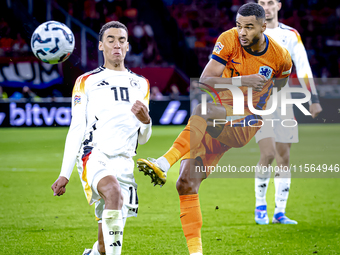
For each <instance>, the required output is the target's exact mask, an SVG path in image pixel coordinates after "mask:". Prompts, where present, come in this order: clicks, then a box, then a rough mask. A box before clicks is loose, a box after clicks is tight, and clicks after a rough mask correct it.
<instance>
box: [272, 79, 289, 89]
mask: <svg viewBox="0 0 340 255" xmlns="http://www.w3.org/2000/svg"><path fill="white" fill-rule="evenodd" d="M287 81H288V77H286V78H281V79H275V81H274V87H276V88H277V91H280V90H281V89H282V88H283V87H284V86H285V85H286V84H287Z"/></svg>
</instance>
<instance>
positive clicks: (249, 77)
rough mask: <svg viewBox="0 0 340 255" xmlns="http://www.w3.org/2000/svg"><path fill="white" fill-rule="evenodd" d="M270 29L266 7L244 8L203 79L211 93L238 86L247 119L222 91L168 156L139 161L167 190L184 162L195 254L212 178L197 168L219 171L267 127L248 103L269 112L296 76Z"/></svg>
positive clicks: (185, 212) (189, 236)
mask: <svg viewBox="0 0 340 255" xmlns="http://www.w3.org/2000/svg"><path fill="white" fill-rule="evenodd" d="M265 29H266V22H265V12H264V9H263V8H262V7H261V6H260V5H258V4H255V3H248V4H245V5H243V6H241V7H240V9H239V10H238V13H237V16H236V28H233V29H230V30H228V31H226V32H224V33H222V34H221V35H220V37H219V38H218V40H217V42H216V44H215V47H214V50H213V54H212V57H211V59H210V61H209V62H208V64H207V65H206V67H205V69H204V70H203V73H202V75H201V78H200V82H201V84H206V85H205V86H204V85H203V86H204V87H205V88H206V87H211V86H214V85H215V84H230V85H234V86H238V88H237V89H239V90H241V91H242V92H243V95H244V98H245V99H244V100H245V102H242V103H243V104H244V106H245V107H244V114H241V115H238V116H235V115H234V114H233V99H232V98H233V97H232V96H233V95H232V94H231V91H230V90H226V89H225V88H222V89H216V90H217V91H219V92H220V93H218V96H217V97H218V98H219V99H220V103H221V104H220V105H215V104H209V103H207V105H206V109H205V110H206V114H202V108H203V106H202V105H201V104H199V105H198V106H197V107H196V108H195V110H194V111H193V115H192V116H191V117H190V119H189V122H188V124H187V126H186V127H185V128H184V130H183V131H182V132H181V133H180V134H179V136H178V137H177V139H176V140H175V142H174V144H173V145H172V147H171V148H170V149H169V151H168V152H167V153H165V154H164V155H163V156H162V157H160V158H158V159H157V160H156V159H149V160H146V159H139V160H137V165H138V167H139V169H140V170H142V171H144V172H145V173H146V174H148V175H150V176H151V178H152V181H153V182H154V183H155V184H160V185H163V184H164V183H165V182H166V173H167V171H168V170H169V169H170V167H171V166H172V165H173V164H174V163H175V162H177V161H178V160H179V159H181V158H182V161H181V166H180V174H179V178H178V180H177V183H176V188H177V191H178V194H179V197H180V212H181V214H180V219H181V223H182V228H183V232H184V235H185V237H186V240H187V246H188V249H189V253H190V254H195V255H201V254H203V251H202V243H201V227H202V215H201V209H200V204H199V198H198V190H199V187H200V184H201V182H202V181H203V180H204V179H205V178H207V176H208V175H209V174H210V173H209V172H203V171H202V172H198V173H197V172H194V170H195V169H196V168H195V167H196V166H202V167H204V166H215V165H216V164H217V163H218V161H219V159H220V158H221V157H222V156H223V154H224V153H225V152H226V151H228V150H229V149H230V148H233V147H242V146H244V145H245V144H247V143H248V142H249V141H250V140H251V138H252V137H253V136H254V135H255V133H256V132H257V130H258V129H259V128H260V127H261V120H262V117H261V116H259V115H257V114H253V113H252V112H251V111H250V108H249V106H248V105H247V103H246V102H247V101H246V98H247V97H248V96H250V97H252V98H253V102H252V104H253V105H252V107H253V108H255V109H258V110H262V109H265V108H266V103H267V100H268V99H269V97H270V95H271V92H272V89H273V86H275V87H277V88H280V87H281V86H283V85H284V84H286V82H287V79H288V76H289V74H290V70H291V67H292V62H291V58H290V55H289V53H288V51H287V50H285V49H284V48H282V47H281V46H279V44H278V43H276V42H275V41H274V40H272V39H271V38H270V37H268V36H266V35H265V34H264V33H263V32H264V31H265ZM274 78H275V85H274V82H273V79H274ZM249 87H250V88H252V89H253V90H252V94H251V95H248V88H249ZM234 100H236V99H235V98H234ZM228 117H232V119H233V123H234V124H233V125H229V124H227V125H215V124H214V120H216V119H224V120H227V119H228ZM250 122H251V124H250Z"/></svg>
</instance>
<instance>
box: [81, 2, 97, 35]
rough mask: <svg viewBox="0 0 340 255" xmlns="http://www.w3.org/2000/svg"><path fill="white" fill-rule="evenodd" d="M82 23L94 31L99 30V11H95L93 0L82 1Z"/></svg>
mask: <svg viewBox="0 0 340 255" xmlns="http://www.w3.org/2000/svg"><path fill="white" fill-rule="evenodd" d="M84 24H85V25H86V26H88V27H90V28H91V29H93V30H94V31H99V30H100V20H99V13H98V12H97V11H96V1H95V0H85V1H84Z"/></svg>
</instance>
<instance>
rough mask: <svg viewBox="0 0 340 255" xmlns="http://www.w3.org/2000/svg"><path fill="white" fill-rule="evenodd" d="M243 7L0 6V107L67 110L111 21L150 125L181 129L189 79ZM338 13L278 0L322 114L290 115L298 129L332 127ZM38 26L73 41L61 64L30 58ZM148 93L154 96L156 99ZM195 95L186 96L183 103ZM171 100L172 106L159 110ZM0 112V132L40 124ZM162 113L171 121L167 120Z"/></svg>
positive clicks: (35, 2) (94, 0) (331, 6)
mask: <svg viewBox="0 0 340 255" xmlns="http://www.w3.org/2000/svg"><path fill="white" fill-rule="evenodd" d="M245 2H247V1H241V0H233V1H222V0H221V1H219V0H215V1H208V0H207V1H175V0H173V1H172V0H164V1H161V0H157V1H156V0H145V1H134V0H129V1H122V0H115V1H109V0H106V1H105V0H85V1H84V0H77V1H71V2H67V1H56V0H27V1H26V0H12V1H9V0H8V1H2V2H1V3H0V5H1V6H0V8H1V10H0V12H1V24H0V34H1V38H0V86H1V87H2V90H3V91H4V92H5V94H4V93H3V95H5V97H6V94H7V97H9V99H5V98H4V97H2V100H1V99H0V100H1V101H2V102H4V101H5V102H7V103H8V102H15V103H17V104H16V105H15V106H14V105H13V104H12V109H17V108H20V109H23V110H25V109H26V108H27V106H26V105H25V104H22V103H25V102H27V101H32V102H36V103H39V102H40V103H42V104H41V105H40V104H38V106H39V107H40V110H41V109H42V108H46V109H47V111H51V108H52V107H53V106H54V105H55V103H53V104H51V102H61V103H62V104H60V105H59V106H58V104H57V105H56V107H57V109H59V108H58V107H67V103H69V101H70V100H69V97H70V96H71V91H72V87H73V84H74V81H75V79H76V78H77V77H78V76H79V75H80V74H82V73H83V72H86V71H90V70H93V69H94V68H96V67H97V66H98V65H101V64H102V63H103V62H102V61H103V59H102V55H101V54H98V50H97V45H98V40H97V34H98V31H99V30H100V27H101V26H102V25H103V24H104V23H105V22H108V21H110V20H119V21H121V22H123V23H124V24H126V25H127V27H128V29H129V42H130V45H131V50H130V52H128V55H127V57H126V65H127V67H129V68H130V69H131V70H132V71H134V72H136V73H138V74H141V75H143V76H145V77H146V78H148V79H149V81H150V85H151V89H152V91H153V92H154V93H152V95H154V96H153V97H152V99H154V100H153V101H152V102H151V106H150V107H151V109H153V111H151V113H152V114H153V116H152V117H153V119H154V120H155V122H154V123H155V124H184V123H185V122H186V120H187V118H188V117H189V115H190V103H189V102H188V101H189V99H190V96H189V94H190V86H189V84H190V78H196V77H199V76H200V74H201V72H202V70H203V68H204V66H205V64H206V63H207V62H208V60H209V55H210V54H211V52H212V48H213V46H214V43H215V41H216V39H217V37H218V36H219V34H220V33H222V32H223V31H225V30H227V29H230V28H232V27H233V26H234V20H235V15H236V12H237V9H238V7H239V6H240V5H242V4H243V3H245ZM339 6H340V5H339V4H338V3H337V2H335V1H317V0H309V1H307V0H306V1H284V2H283V7H282V10H281V11H280V12H279V17H280V18H279V20H280V21H281V22H283V23H285V24H287V25H289V26H292V27H294V28H296V29H297V30H298V31H299V33H300V35H301V37H302V40H303V42H304V45H305V47H306V50H307V54H308V58H309V61H310V64H311V67H312V71H313V74H314V77H315V78H316V83H317V89H318V91H319V94H320V100H321V104H322V106H323V108H324V111H323V112H322V113H321V115H320V116H319V117H318V118H317V119H315V120H313V119H312V118H310V117H309V118H305V116H303V115H302V114H301V112H300V111H297V112H296V116H297V119H298V121H300V122H329V123H332V122H340V118H339V114H338V109H339V108H340V105H339V100H338V99H339V98H340V86H339V84H340V83H339V79H338V78H337V77H339V73H340V54H339V48H340V22H339V21H340V7H339ZM46 20H57V21H61V22H63V23H66V24H67V25H68V26H69V27H70V28H71V29H72V31H73V33H74V34H75V37H76V47H75V50H74V53H73V54H72V56H71V58H70V59H69V60H68V61H66V62H65V63H63V64H60V65H55V66H51V65H47V64H42V63H41V62H39V61H38V60H37V59H36V58H35V57H34V56H33V54H32V52H31V51H30V47H29V45H30V37H31V35H32V33H33V31H34V29H35V28H36V27H37V26H38V25H39V24H41V23H43V22H45V21H46ZM295 78H296V73H295V71H294V70H293V73H292V75H291V79H292V82H291V84H293V85H297V86H299V85H298V84H299V83H298V82H297V81H296V79H295ZM293 79H294V80H293ZM156 90H159V91H160V93H161V94H162V95H158V96H156V92H155V91H156ZM195 96H197V95H196V94H195V90H194V89H192V93H191V98H192V99H193V98H195ZM0 98H1V97H0ZM173 99H174V100H180V101H178V102H177V103H172V104H169V103H166V102H169V100H173ZM157 101H163V102H157ZM65 102H66V104H65ZM46 103H48V104H46ZM1 105H2V108H3V110H2V112H7V114H6V117H4V120H3V121H2V122H3V123H2V126H13V125H14V126H37V125H39V123H40V122H39V121H33V122H32V124H30V122H29V121H28V122H27V121H26V120H24V118H22V119H20V118H21V117H22V116H23V115H22V114H21V115H20V113H19V112H22V111H23V110H20V109H17V111H14V110H12V113H11V112H10V106H9V104H1ZM28 108H30V106H28ZM67 110H69V108H67V109H66V110H65V109H64V108H62V110H61V111H60V114H59V115H60V116H61V118H62V119H61V120H60V121H53V124H55V125H66V126H67V125H68V123H69V120H70V114H69V112H68V111H67ZM167 110H168V111H167ZM295 110H296V109H295ZM26 112H27V110H26ZM168 112H175V114H173V116H172V115H170V116H169V115H168ZM58 113H59V112H58ZM11 114H12V118H10V115H11ZM164 114H165V115H164ZM26 115H27V114H26ZM25 117H26V118H27V116H25ZM162 117H163V119H162ZM0 119H1V118H0ZM42 119H43V121H42V122H43V123H44V124H42V125H46V121H45V119H44V118H42ZM26 122H27V123H26ZM11 123H12V124H11ZM47 125H48V123H47Z"/></svg>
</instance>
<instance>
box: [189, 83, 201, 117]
mask: <svg viewBox="0 0 340 255" xmlns="http://www.w3.org/2000/svg"><path fill="white" fill-rule="evenodd" d="M189 93H190V107H191V112H192V111H193V110H194V109H195V108H196V106H197V105H198V104H199V103H200V102H201V95H202V94H203V92H202V91H201V90H200V89H199V84H198V81H197V80H193V81H192V82H191V85H190V92H189Z"/></svg>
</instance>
